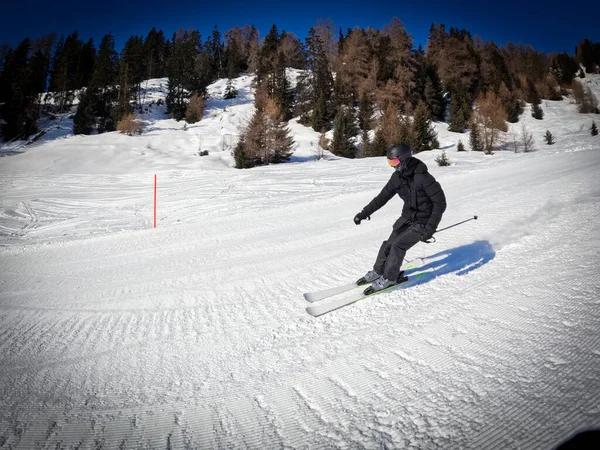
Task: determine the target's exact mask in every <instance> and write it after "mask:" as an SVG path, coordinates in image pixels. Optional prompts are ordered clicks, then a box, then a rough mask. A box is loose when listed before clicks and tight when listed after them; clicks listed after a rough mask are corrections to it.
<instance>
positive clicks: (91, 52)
mask: <svg viewBox="0 0 600 450" xmlns="http://www.w3.org/2000/svg"><path fill="white" fill-rule="evenodd" d="M95 60H96V47H94V42H93V41H92V39H90V40H89V41H87V42H86V43H85V44H83V46H82V47H81V53H80V54H79V67H78V69H77V82H76V89H81V88H82V87H87V86H89V85H90V83H91V80H92V74H93V73H94V63H95Z"/></svg>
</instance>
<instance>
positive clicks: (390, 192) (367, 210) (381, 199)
mask: <svg viewBox="0 0 600 450" xmlns="http://www.w3.org/2000/svg"><path fill="white" fill-rule="evenodd" d="M395 194H396V188H395V187H394V184H393V182H392V178H390V180H389V181H388V182H387V183H386V185H385V186H384V187H383V189H382V190H381V192H380V193H379V194H377V196H376V197H375V198H374V199H373V200H371V201H370V202H369V204H368V205H367V206H365V207H364V208H363V213H364V214H365V215H367V216H370V215H371V214H373V213H374V212H375V211H377V210H378V209H379V208H381V207H382V206H383V205H385V204H386V203H387V202H389V201H390V199H391V198H392V197H393V196H394V195H395Z"/></svg>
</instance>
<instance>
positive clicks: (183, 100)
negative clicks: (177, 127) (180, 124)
mask: <svg viewBox="0 0 600 450" xmlns="http://www.w3.org/2000/svg"><path fill="white" fill-rule="evenodd" d="M200 48H201V45H200V35H199V33H198V32H197V31H195V30H194V31H183V30H178V32H177V33H176V34H175V35H174V36H173V44H172V49H171V53H170V55H169V59H168V60H167V76H168V77H169V82H168V85H167V90H168V94H167V99H166V104H167V114H169V115H170V116H171V117H173V118H174V119H175V120H177V121H179V120H182V119H183V118H184V117H185V110H186V107H187V99H188V98H189V96H190V93H191V92H194V91H195V92H198V94H200V95H204V94H205V91H206V86H207V85H208V80H207V78H208V76H209V75H208V72H209V69H208V68H207V66H208V65H209V62H208V61H207V60H206V58H205V59H202V58H201V55H200V54H199V49H200ZM191 61H196V64H191ZM200 70H202V73H200Z"/></svg>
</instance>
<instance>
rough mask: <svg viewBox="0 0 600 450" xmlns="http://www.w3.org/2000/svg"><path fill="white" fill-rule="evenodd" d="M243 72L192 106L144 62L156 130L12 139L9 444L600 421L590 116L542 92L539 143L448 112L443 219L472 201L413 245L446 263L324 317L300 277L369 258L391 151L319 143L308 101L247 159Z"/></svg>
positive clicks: (340, 276)
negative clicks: (269, 156)
mask: <svg viewBox="0 0 600 450" xmlns="http://www.w3.org/2000/svg"><path fill="white" fill-rule="evenodd" d="M251 81H252V79H251V77H250V76H246V77H241V78H238V79H236V80H235V83H236V88H238V90H239V91H240V96H239V97H238V98H236V99H233V100H228V101H225V100H222V99H220V97H219V93H220V92H223V91H224V89H225V80H222V81H220V82H218V83H215V84H214V85H212V86H211V88H210V92H211V94H212V98H211V100H210V101H209V102H208V108H207V111H206V114H205V117H204V118H203V120H202V121H201V122H199V123H197V124H194V125H188V126H187V129H184V128H183V122H175V121H173V120H170V119H164V115H163V114H162V112H164V111H162V110H161V107H159V106H157V104H156V102H157V100H158V99H159V98H161V97H162V96H164V88H165V87H166V82H165V80H149V81H148V83H147V87H146V88H147V95H146V97H145V100H144V101H145V105H147V109H148V111H147V112H145V113H144V114H143V115H142V116H141V117H140V119H141V120H142V121H143V124H144V133H143V134H142V135H141V136H133V137H130V136H124V135H121V134H118V133H107V134H102V135H96V136H72V135H70V134H69V133H68V132H66V131H64V132H63V133H62V135H61V136H56V135H52V134H51V133H48V134H47V135H45V136H44V137H42V138H41V139H40V140H39V141H37V142H36V143H34V144H32V145H30V146H27V147H20V148H19V149H18V151H19V152H22V153H20V154H16V155H12V156H7V157H4V158H0V192H2V195H1V197H0V264H1V267H2V271H1V272H0V360H1V361H2V364H1V365H0V403H1V404H2V408H0V448H23V449H29V448H51V447H52V448H96V449H97V448H106V449H108V448H236V449H237V448H251V449H254V448H257V449H264V448H306V449H315V448H378V449H381V448H390V449H391V448H394V449H395V448H415V449H416V448H419V449H439V448H443V449H466V448H472V449H487V448H495V449H551V448H554V447H555V446H556V445H557V444H558V443H559V442H560V441H562V440H564V439H565V438H567V437H568V436H570V435H571V434H572V433H574V432H576V431H578V430H582V429H587V428H600V409H599V407H598V405H599V404H600V377H599V376H598V374H599V373H600V327H599V326H598V324H599V323H600V300H599V299H600V278H599V276H598V269H597V268H598V263H599V262H600V261H599V259H600V258H599V255H600V243H599V241H598V240H597V239H596V236H597V235H598V234H599V233H600V227H599V225H598V224H599V223H600V206H599V205H600V203H599V202H600V177H599V176H598V173H599V169H600V137H598V136H596V137H592V136H591V135H590V133H589V130H588V129H589V127H590V125H591V123H592V120H595V121H596V123H597V124H598V125H600V116H598V115H589V114H587V115H583V114H579V113H577V111H576V105H574V104H571V102H570V100H569V99H565V100H563V101H560V102H544V103H543V104H542V108H543V109H544V113H545V117H544V120H541V121H537V120H535V119H533V118H532V117H531V115H530V113H529V109H528V110H526V112H525V113H524V115H523V117H522V121H523V122H524V123H525V124H526V126H527V128H528V129H529V130H530V131H531V132H532V133H533V135H534V138H535V141H536V146H535V148H536V151H535V152H533V153H514V152H512V151H508V150H507V151H500V152H496V153H495V154H494V155H492V156H488V155H483V154H479V153H473V152H464V153H458V152H457V151H456V143H457V142H458V140H459V139H461V140H462V141H463V142H464V143H465V144H466V143H467V142H468V136H467V135H466V134H457V133H451V132H448V131H447V128H446V126H445V124H436V128H437V131H438V136H439V140H440V143H441V147H442V149H440V150H437V151H432V152H425V153H421V154H419V155H418V157H419V158H420V159H422V160H423V161H424V162H425V163H426V164H427V165H428V167H429V168H430V171H431V172H432V173H433V174H434V176H435V177H436V178H437V179H438V180H439V181H440V183H441V184H442V186H443V187H444V190H445V192H446V196H447V199H448V209H447V211H446V213H445V215H444V218H443V220H442V223H441V224H440V227H444V226H448V225H451V224H453V223H455V222H457V221H460V220H464V219H467V218H469V217H472V216H473V215H474V214H477V215H478V216H479V219H478V220H477V221H471V222H469V223H467V224H464V225H461V226H459V227H455V228H452V229H450V230H448V231H445V232H443V233H440V234H439V235H437V236H436V237H437V242H436V243H435V244H430V245H427V244H418V245H417V246H415V247H414V248H413V249H411V250H410V251H409V253H408V255H407V256H408V258H409V259H411V258H416V257H420V256H436V258H435V259H436V260H437V262H436V263H434V264H431V265H429V266H426V267H424V268H423V269H422V270H421V271H420V272H422V273H423V274H424V275H423V276H422V277H420V278H418V279H416V280H418V281H415V282H412V283H409V285H408V287H406V288H404V289H397V290H395V291H391V292H389V293H384V294H380V295H379V296H376V297H372V298H370V299H368V300H364V301H362V302H358V303H356V304H354V305H351V306H348V307H346V308H344V309H340V310H338V311H335V312H332V313H330V314H328V315H325V316H321V317H319V318H313V317H311V316H309V315H308V314H307V313H306V311H305V308H306V306H308V304H307V302H306V301H305V300H304V299H303V298H302V293H303V292H306V291H309V290H315V289H321V288H325V287H329V286H332V285H337V284H340V283H346V282H348V281H350V280H353V279H356V278H357V277H358V276H360V275H362V274H363V273H364V272H365V271H366V270H368V269H370V268H371V265H372V263H373V259H374V257H375V254H376V252H377V249H378V248H379V245H380V243H381V241H382V240H384V239H385V238H386V237H387V235H388V234H389V231H390V229H391V225H392V223H393V221H394V220H395V218H397V216H398V215H399V213H400V208H401V206H402V203H401V201H400V200H397V199H395V200H392V201H390V202H389V203H388V205H386V206H385V207H384V208H383V209H382V210H380V211H378V212H377V213H376V214H374V215H373V217H372V220H371V221H367V222H363V224H361V225H360V226H356V225H354V223H353V221H352V217H353V216H354V214H356V213H357V212H358V211H359V210H360V209H361V208H362V207H363V206H364V205H365V204H366V203H367V202H368V201H369V200H370V199H371V198H372V197H373V196H374V195H376V194H377V193H378V192H379V190H380V189H381V187H382V186H383V184H384V183H385V182H386V181H387V179H388V177H389V176H390V174H391V172H390V168H389V167H388V166H387V164H386V162H385V160H384V158H368V159H357V160H346V159H343V158H338V157H335V156H333V155H331V154H330V153H328V152H325V153H324V154H325V157H324V158H322V159H319V158H318V156H319V154H320V153H321V150H320V149H319V147H318V138H319V136H318V134H317V133H315V132H313V131H312V130H310V129H307V128H305V127H303V126H301V125H299V124H297V123H296V122H295V121H292V122H291V123H290V128H291V130H292V132H293V135H294V138H295V140H296V148H295V153H294V157H293V159H292V161H291V162H290V163H288V164H282V165H274V166H267V167H259V168H255V169H251V170H243V171H242V170H236V169H234V168H232V166H233V159H232V158H231V155H230V152H229V147H230V146H231V145H232V142H234V140H235V136H236V135H237V134H239V130H240V127H241V126H243V125H244V124H245V123H246V121H247V120H248V119H249V117H250V115H251V114H252V108H253V106H252V98H253V97H252V96H253V94H252V89H251ZM583 81H584V82H586V83H587V82H589V84H590V86H592V88H593V89H595V93H596V96H597V97H599V98H600V88H599V77H594V76H588V77H587V78H586V79H585V80H583ZM63 120H64V121H65V123H67V122H66V121H68V119H67V118H64V119H63ZM65 128H68V127H66V126H65ZM511 128H514V129H515V131H516V132H517V133H520V132H521V123H519V124H515V125H514V126H513V125H511ZM546 129H549V130H550V131H551V132H552V133H553V134H554V136H555V138H556V144H554V145H552V146H548V145H546V144H545V143H544V140H543V135H544V133H545V132H546ZM59 131H60V130H57V133H59ZM5 149H6V148H5ZM200 150H208V151H209V155H208V156H202V157H201V156H198V152H199V151H200ZM442 151H446V152H447V155H448V157H449V159H450V161H451V162H452V165H451V166H449V167H439V166H437V164H436V163H435V158H436V157H438V156H439V155H440V154H441V152H442ZM155 174H156V176H157V180H158V198H157V204H158V217H157V218H158V224H157V228H156V229H154V228H153V181H154V175H155Z"/></svg>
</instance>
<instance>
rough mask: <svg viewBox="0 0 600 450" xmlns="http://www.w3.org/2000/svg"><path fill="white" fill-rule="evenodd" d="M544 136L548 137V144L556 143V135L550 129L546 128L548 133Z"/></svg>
mask: <svg viewBox="0 0 600 450" xmlns="http://www.w3.org/2000/svg"><path fill="white" fill-rule="evenodd" d="M544 138H545V139H546V144H548V145H552V144H554V135H553V134H552V133H550V130H546V134H545V135H544Z"/></svg>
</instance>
